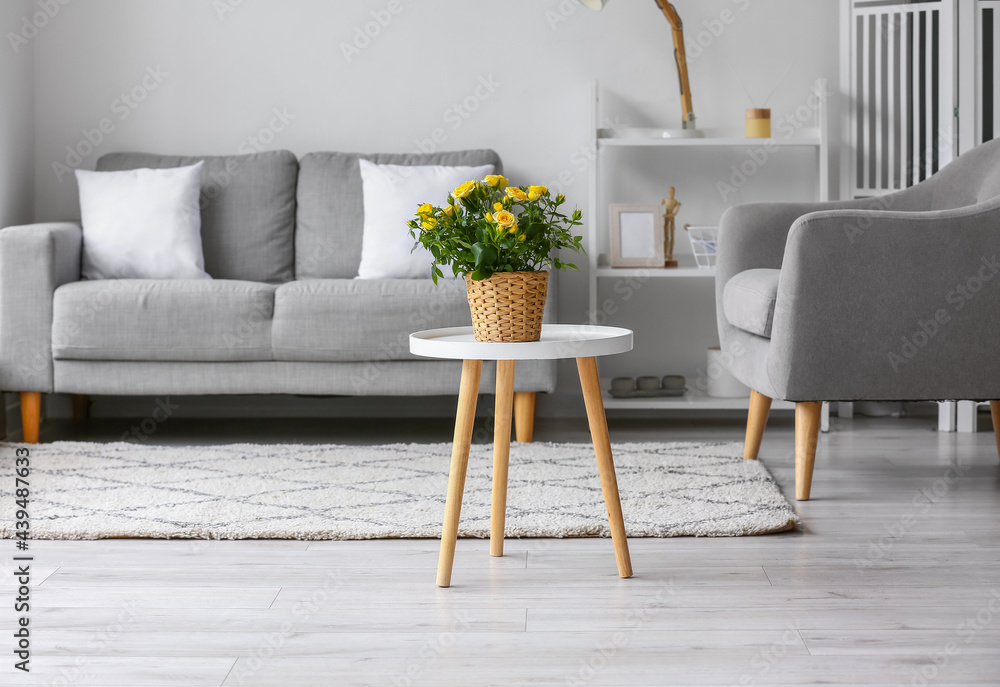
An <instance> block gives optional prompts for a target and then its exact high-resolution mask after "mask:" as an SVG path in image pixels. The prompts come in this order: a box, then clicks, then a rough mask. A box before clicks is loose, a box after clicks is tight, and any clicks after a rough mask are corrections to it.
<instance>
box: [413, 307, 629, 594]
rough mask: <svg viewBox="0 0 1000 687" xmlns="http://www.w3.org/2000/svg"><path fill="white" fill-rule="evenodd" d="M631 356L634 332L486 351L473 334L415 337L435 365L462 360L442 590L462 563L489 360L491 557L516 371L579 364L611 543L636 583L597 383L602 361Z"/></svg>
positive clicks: (548, 333)
mask: <svg viewBox="0 0 1000 687" xmlns="http://www.w3.org/2000/svg"><path fill="white" fill-rule="evenodd" d="M630 350H632V332H631V330H628V329H621V328H619V327H599V326H596V325H575V324H546V325H542V337H541V339H540V340H539V341H528V342H524V343H487V342H482V341H476V339H475V336H474V335H473V333H472V327H449V328H446V329H429V330H427V331H422V332H416V333H415V334H411V335H410V352H411V353H413V354H414V355H419V356H425V357H428V358H454V359H460V360H462V361H464V362H463V364H462V386H461V389H460V391H459V394H458V412H457V414H456V418H455V440H454V444H453V446H452V452H451V468H450V471H449V475H448V495H447V500H446V502H445V511H444V527H443V529H442V532H441V553H440V556H439V557H438V572H437V584H438V586H439V587H448V586H451V570H452V565H453V564H454V562H455V542H456V540H457V539H458V518H459V515H460V514H461V511H462V494H463V492H464V491H465V472H466V468H467V467H468V464H469V447H470V446H471V444H472V425H473V421H474V420H475V416H476V400H477V397H478V395H479V375H480V373H481V372H482V368H483V361H484V360H496V361H497V388H496V418H495V425H494V431H493V508H492V514H491V518H490V555H492V556H502V555H503V536H504V519H505V517H506V515H507V465H508V460H509V458H510V425H511V414H512V406H513V403H514V363H515V361H517V360H553V359H558V358H576V366H577V370H578V371H579V373H580V385H581V386H582V387H583V399H584V402H585V403H586V405H587V419H588V421H589V422H590V436H591V438H592V439H593V442H594V453H595V454H596V456H597V470H598V473H600V477H601V490H602V491H603V492H604V504H605V506H606V507H607V510H608V522H609V523H610V525H611V539H612V541H613V543H614V549H615V559H616V560H617V562H618V574H619V575H620V576H621V577H632V561H631V560H630V559H629V554H628V542H627V541H626V539H625V521H624V520H623V518H622V505H621V500H620V499H619V497H618V480H617V478H616V477H615V465H614V461H613V460H612V457H611V440H610V438H609V437H608V423H607V418H606V417H605V415H604V402H603V401H602V400H601V383H600V380H599V379H598V377H597V361H596V356H599V355H613V354H615V353H625V352H627V351H630Z"/></svg>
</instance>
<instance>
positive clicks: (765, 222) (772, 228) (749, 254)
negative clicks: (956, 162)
mask: <svg viewBox="0 0 1000 687" xmlns="http://www.w3.org/2000/svg"><path fill="white" fill-rule="evenodd" d="M928 202H929V194H924V193H922V190H921V189H919V188H918V187H916V186H914V187H911V188H908V189H904V190H902V191H897V192H896V193H891V194H886V195H883V196H879V197H877V198H862V199H859V200H844V201H834V202H819V201H817V202H813V203H749V204H746V205H737V206H735V207H732V208H729V209H728V210H726V212H725V213H724V214H723V215H722V219H721V220H720V222H719V252H718V256H717V260H716V268H715V294H716V299H715V300H716V316H717V320H718V325H719V339H720V344H721V345H722V347H723V349H725V348H726V347H727V339H728V337H729V334H730V333H731V331H732V329H733V328H732V325H730V324H729V323H728V322H727V321H726V318H725V316H724V315H723V309H722V294H723V290H724V289H725V287H726V282H728V281H729V280H730V279H732V278H733V277H734V276H735V275H736V274H739V273H740V272H743V271H745V270H750V269H759V268H768V269H780V268H781V265H782V261H783V259H784V255H785V244H786V240H787V238H788V232H789V230H790V229H791V228H792V225H793V224H794V223H795V221H796V220H797V219H799V218H800V217H802V216H803V215H806V214H809V213H813V212H828V211H838V210H850V209H856V210H862V211H864V212H865V213H868V212H873V211H880V210H887V209H888V210H907V211H914V210H923V209H925V207H924V206H926V204H927V203H928Z"/></svg>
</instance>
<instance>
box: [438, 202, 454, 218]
mask: <svg viewBox="0 0 1000 687" xmlns="http://www.w3.org/2000/svg"><path fill="white" fill-rule="evenodd" d="M441 212H443V213H444V214H446V215H448V216H449V217H454V216H455V206H454V205H449V206H448V207H446V208H444V209H443V210H441Z"/></svg>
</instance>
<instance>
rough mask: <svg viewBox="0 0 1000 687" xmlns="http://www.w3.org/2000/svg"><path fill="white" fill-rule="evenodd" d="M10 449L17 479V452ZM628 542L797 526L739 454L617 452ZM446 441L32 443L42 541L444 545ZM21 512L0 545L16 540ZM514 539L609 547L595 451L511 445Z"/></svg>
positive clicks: (484, 523) (5, 448)
mask: <svg viewBox="0 0 1000 687" xmlns="http://www.w3.org/2000/svg"><path fill="white" fill-rule="evenodd" d="M15 448H16V447H15V446H14V445H12V444H0V462H2V466H3V467H2V469H0V473H2V479H3V480H4V483H5V484H12V483H13V466H14V459H13V456H14V449H15ZM613 450H614V460H615V467H616V472H617V474H618V487H619V491H620V492H621V499H622V509H623V511H624V514H625V527H626V530H627V532H628V535H629V536H630V537H675V536H714V537H724V536H739V535H750V534H765V533H770V532H779V531H782V530H786V529H789V528H791V527H793V526H794V524H795V522H797V517H796V515H795V513H794V512H793V511H792V508H791V506H790V505H789V503H788V501H787V500H785V498H784V496H782V494H781V492H780V491H779V489H778V487H777V485H776V484H775V483H774V480H773V479H772V477H771V475H770V473H769V472H768V471H767V468H765V467H764V466H763V465H762V464H761V463H760V462H759V461H756V460H743V458H742V446H741V445H740V444H737V443H623V444H616V445H614V446H613ZM450 458H451V444H389V445H381V446H341V445H335V444H321V445H292V444H275V445H256V444H234V445H228V446H183V447H178V446H150V445H142V444H131V443H113V444H98V443H78V442H55V443H51V444H39V445H37V446H32V447H31V463H32V466H31V478H30V482H31V502H30V512H31V520H32V531H31V536H32V538H35V539H100V538H106V537H153V538H164V537H189V538H206V539H257V538H260V539H378V538H391V537H440V535H441V523H442V518H443V516H444V495H445V488H446V486H447V483H448V467H449V463H450ZM492 468H493V454H492V446H490V445H475V446H473V447H472V451H471V452H470V456H469V470H468V477H467V479H466V485H465V499H464V501H463V505H462V517H461V523H460V529H459V536H463V537H488V536H489V529H490V522H489V521H490V495H491V488H492V483H491V480H492ZM11 515H12V511H10V509H7V510H6V511H4V512H3V513H2V516H3V519H0V534H2V535H3V536H5V537H11V536H12V535H13V533H14V526H13V521H12V520H11V519H10V516H11ZM506 534H507V536H508V537H578V536H600V537H607V536H610V531H609V529H608V521H607V513H606V511H605V509H604V499H603V495H602V493H601V485H600V479H599V478H598V475H597V464H596V462H595V459H594V450H593V448H592V447H591V446H590V445H589V444H556V443H541V442H539V443H532V444H518V443H514V444H512V445H511V452H510V471H509V485H508V496H507V532H506Z"/></svg>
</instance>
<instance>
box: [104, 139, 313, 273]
mask: <svg viewBox="0 0 1000 687" xmlns="http://www.w3.org/2000/svg"><path fill="white" fill-rule="evenodd" d="M200 161H204V162H205V164H204V166H203V167H202V170H201V198H200V204H201V241H202V246H203V248H204V251H205V271H206V272H208V273H209V274H210V275H212V276H213V277H214V278H216V279H244V280H247V281H256V282H265V283H271V284H278V283H282V282H286V281H289V280H291V279H292V267H293V265H292V263H293V256H294V252H293V251H294V250H295V244H294V240H295V238H294V233H295V184H296V179H297V176H298V162H297V161H296V159H295V156H294V155H293V154H292V153H290V152H288V151H287V150H279V151H272V152H266V153H256V154H252V155H222V156H214V157H192V156H179V155H154V154H150V153H109V154H108V155H104V156H102V157H101V158H100V159H99V160H98V161H97V170H98V171H102V172H104V171H121V170H126V169H137V168H140V167H149V168H153V169H160V168H164V167H183V166H186V165H193V164H195V163H196V162H200Z"/></svg>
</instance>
